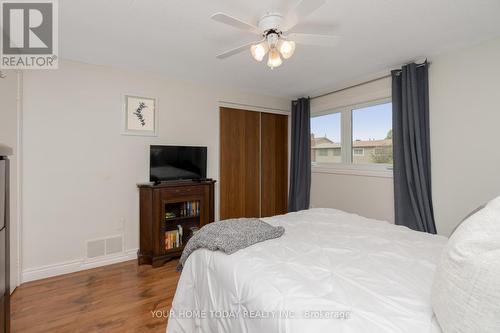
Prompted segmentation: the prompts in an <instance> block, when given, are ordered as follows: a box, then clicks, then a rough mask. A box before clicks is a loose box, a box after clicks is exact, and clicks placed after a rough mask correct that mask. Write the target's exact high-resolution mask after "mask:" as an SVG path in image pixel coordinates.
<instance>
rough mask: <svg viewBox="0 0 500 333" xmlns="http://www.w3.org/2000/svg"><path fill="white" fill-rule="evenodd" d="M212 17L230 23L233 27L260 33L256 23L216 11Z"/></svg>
mask: <svg viewBox="0 0 500 333" xmlns="http://www.w3.org/2000/svg"><path fill="white" fill-rule="evenodd" d="M210 18H211V19H212V20H214V21H217V22H220V23H223V24H227V25H230V26H232V27H233V28H237V29H240V30H246V31H250V32H255V33H259V28H257V27H256V26H255V25H253V24H250V23H247V22H244V21H242V20H240V19H237V18H235V17H232V16H229V15H227V14H224V13H215V14H214V15H212V16H211V17H210Z"/></svg>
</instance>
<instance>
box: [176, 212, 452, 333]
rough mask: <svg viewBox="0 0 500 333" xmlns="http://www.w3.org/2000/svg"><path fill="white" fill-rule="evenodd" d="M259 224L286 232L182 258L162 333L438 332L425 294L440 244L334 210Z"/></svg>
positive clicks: (426, 236)
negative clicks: (235, 247) (229, 249)
mask: <svg viewBox="0 0 500 333" xmlns="http://www.w3.org/2000/svg"><path fill="white" fill-rule="evenodd" d="M265 221H266V222H268V223H270V224H272V225H282V226H284V227H285V234H284V235H283V236H282V237H281V238H278V239H274V240H269V241H266V242H263V243H259V244H256V245H253V246H250V247H248V248H246V249H244V250H240V251H238V252H236V253H234V254H232V255H226V254H224V253H222V252H211V251H208V250H197V251H195V252H194V253H193V254H192V255H191V256H190V257H189V259H188V260H187V262H186V265H185V268H184V271H183V273H182V275H181V278H180V281H179V284H178V287H177V292H176V294H175V298H174V301H173V308H172V310H173V311H172V312H171V316H170V318H169V321H168V327H167V332H169V333H180V332H186V333H193V332H203V333H212V332H213V333H216V332H228V333H239V332H241V333H244V332H255V333H261V332H262V333H267V332H269V333H271V332H289V333H291V332H294V333H295V332H297V333H304V332H318V333H323V332H346V333H347V332H353V333H365V332H370V333H377V332H380V333H391V332H398V333H400V332H404V333H412V332H415V333H426V332H439V329H438V328H437V327H436V324H435V322H434V321H433V320H432V309H431V306H430V292H431V284H432V279H433V275H434V270H435V265H436V262H437V260H438V257H439V255H440V252H441V249H442V248H443V246H444V244H445V243H446V238H444V237H441V236H435V235H430V234H426V233H421V232H415V231H412V230H410V229H408V228H406V227H401V226H395V225H392V224H389V223H387V222H382V221H376V220H372V219H367V218H363V217H360V216H358V215H353V214H348V213H345V212H342V211H339V210H334V209H311V210H307V211H301V212H298V213H291V214H286V215H281V216H275V217H272V218H267V219H265Z"/></svg>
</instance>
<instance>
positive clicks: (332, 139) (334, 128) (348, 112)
mask: <svg viewBox="0 0 500 333" xmlns="http://www.w3.org/2000/svg"><path fill="white" fill-rule="evenodd" d="M328 151H331V152H328ZM311 154H312V162H313V163H314V164H316V165H326V164H331V165H334V164H342V165H343V167H346V165H353V167H352V168H355V167H354V165H359V167H356V168H360V167H362V168H375V169H382V170H383V169H387V168H388V167H390V166H391V165H392V104H391V103H390V102H389V101H388V100H383V101H376V102H372V103H366V104H362V105H357V106H352V107H344V108H339V109H336V110H332V111H330V112H328V113H321V114H317V115H312V116H311Z"/></svg>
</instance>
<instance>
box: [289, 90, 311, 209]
mask: <svg viewBox="0 0 500 333" xmlns="http://www.w3.org/2000/svg"><path fill="white" fill-rule="evenodd" d="M291 140H292V146H291V150H292V156H291V158H290V190H289V193H288V211H289V212H296V211H299V210H302V209H308V208H309V198H310V192H311V112H310V102H309V98H299V99H298V100H296V101H293V102H292V138H291Z"/></svg>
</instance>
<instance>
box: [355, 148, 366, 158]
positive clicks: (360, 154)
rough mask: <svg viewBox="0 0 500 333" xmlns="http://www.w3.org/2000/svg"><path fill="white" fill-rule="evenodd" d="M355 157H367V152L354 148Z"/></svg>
mask: <svg viewBox="0 0 500 333" xmlns="http://www.w3.org/2000/svg"><path fill="white" fill-rule="evenodd" d="M352 155H353V156H365V150H364V149H363V148H352Z"/></svg>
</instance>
